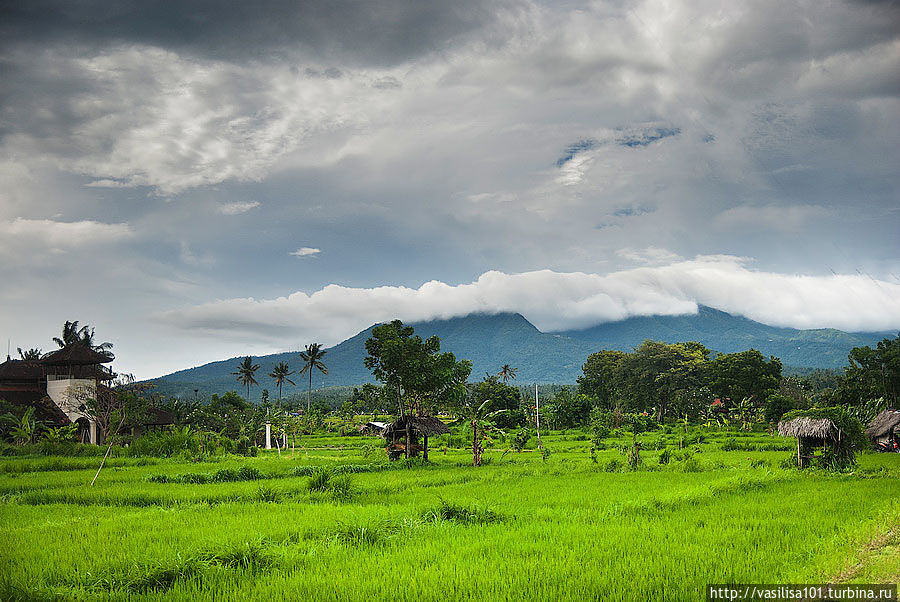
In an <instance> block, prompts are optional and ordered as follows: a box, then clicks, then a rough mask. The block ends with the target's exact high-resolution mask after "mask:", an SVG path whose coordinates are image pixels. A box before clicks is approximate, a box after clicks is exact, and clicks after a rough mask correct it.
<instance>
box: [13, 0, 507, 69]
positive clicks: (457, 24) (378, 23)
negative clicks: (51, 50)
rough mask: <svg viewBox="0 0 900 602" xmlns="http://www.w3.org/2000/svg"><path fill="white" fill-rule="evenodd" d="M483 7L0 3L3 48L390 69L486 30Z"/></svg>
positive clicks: (137, 0) (208, 1)
mask: <svg viewBox="0 0 900 602" xmlns="http://www.w3.org/2000/svg"><path fill="white" fill-rule="evenodd" d="M497 15H498V5H497V3H496V2H488V1H486V0H456V1H454V2H421V1H419V0H367V1H366V2H363V3H360V2H356V1H352V0H314V1H301V2H296V1H291V0H261V1H258V2H248V1H246V0H184V1H179V2H167V1H165V0H123V1H116V2H108V1H105V0H83V1H78V2H75V1H65V0H59V1H54V0H34V1H29V2H19V1H16V0H13V1H7V2H3V3H2V4H0V38H2V39H3V40H5V42H4V44H5V45H10V44H16V43H22V42H25V43H28V42H33V43H36V44H56V43H64V44H74V45H87V46H89V47H95V46H99V47H102V46H104V45H106V44H131V43H137V44H145V45H151V46H158V47H163V48H171V49H174V50H177V51H179V52H188V53H193V54H197V55H199V56H203V57H205V58H217V59H229V60H233V59H236V58H267V57H271V56H273V55H276V56H277V55H279V54H280V53H281V52H283V49H284V48H286V47H290V48H291V49H292V50H293V51H300V52H301V53H303V54H305V55H307V56H309V57H311V58H313V59H320V58H323V57H328V58H329V59H332V60H334V59H337V60H340V61H341V62H343V63H348V62H349V63H353V64H359V65H389V64H396V63H400V62H404V61H407V60H410V59H414V58H416V57H418V56H420V55H422V54H426V53H429V52H433V51H440V50H441V49H443V48H444V47H446V46H447V45H449V44H450V43H451V42H453V41H454V40H457V39H459V38H464V37H465V36H466V35H467V34H469V33H472V32H474V31H477V30H482V29H484V28H485V27H489V26H490V24H491V23H493V22H494V20H495V19H496V18H497Z"/></svg>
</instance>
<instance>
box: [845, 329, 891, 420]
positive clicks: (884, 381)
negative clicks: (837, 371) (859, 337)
mask: <svg viewBox="0 0 900 602" xmlns="http://www.w3.org/2000/svg"><path fill="white" fill-rule="evenodd" d="M848 360H849V366H847V367H846V368H844V378H843V379H842V382H841V384H840V387H839V388H840V392H841V396H842V397H843V398H844V403H847V402H848V401H849V402H851V403H854V404H859V403H861V402H864V401H868V400H871V399H876V398H879V397H883V398H884V399H886V400H887V401H888V402H889V403H890V405H891V407H897V401H898V396H900V335H898V336H897V337H896V338H894V339H883V340H881V341H879V342H878V344H877V345H876V346H875V349H872V348H871V347H854V348H853V350H852V351H850V355H849V356H848Z"/></svg>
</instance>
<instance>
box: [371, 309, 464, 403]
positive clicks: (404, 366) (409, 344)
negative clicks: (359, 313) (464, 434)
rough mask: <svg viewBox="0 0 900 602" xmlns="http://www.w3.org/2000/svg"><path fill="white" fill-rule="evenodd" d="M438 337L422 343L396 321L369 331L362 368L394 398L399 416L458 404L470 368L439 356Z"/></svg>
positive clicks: (410, 329)
mask: <svg viewBox="0 0 900 602" xmlns="http://www.w3.org/2000/svg"><path fill="white" fill-rule="evenodd" d="M440 349H441V342H440V339H439V338H438V337H429V338H428V339H427V340H425V341H423V340H422V337H420V336H417V335H416V334H415V332H414V330H413V328H412V327H411V326H404V325H403V322H401V321H400V320H394V321H393V322H391V323H389V324H381V325H379V326H376V327H375V328H373V329H372V336H371V337H369V339H367V340H366V353H367V355H366V358H365V360H364V362H365V365H366V368H368V369H369V370H371V371H372V374H373V375H374V376H375V378H376V379H377V380H379V381H380V382H382V383H384V385H385V387H388V388H389V389H390V390H391V391H392V392H394V394H395V395H396V399H397V403H398V406H399V409H400V413H401V415H403V414H412V415H418V414H419V413H420V412H423V411H425V410H432V409H435V408H436V407H439V406H442V405H444V406H449V405H453V404H454V403H458V402H459V401H460V400H461V399H463V398H464V397H465V382H466V380H467V379H468V377H469V374H470V373H471V371H472V364H471V362H468V361H466V360H460V361H457V360H456V356H454V355H453V354H452V353H449V352H446V353H441V352H440Z"/></svg>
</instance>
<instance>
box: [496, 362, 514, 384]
mask: <svg viewBox="0 0 900 602" xmlns="http://www.w3.org/2000/svg"><path fill="white" fill-rule="evenodd" d="M518 371H519V369H518V368H513V367H512V366H510V365H509V364H503V366H501V367H500V372H498V373H497V376H499V377H500V378H502V379H503V384H506V385H508V384H509V381H510V379H513V378H515V377H516V372H518Z"/></svg>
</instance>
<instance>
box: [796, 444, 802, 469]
mask: <svg viewBox="0 0 900 602" xmlns="http://www.w3.org/2000/svg"><path fill="white" fill-rule="evenodd" d="M800 451H801V450H800V437H797V466H799V467H800V468H803V456H801V455H800Z"/></svg>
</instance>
